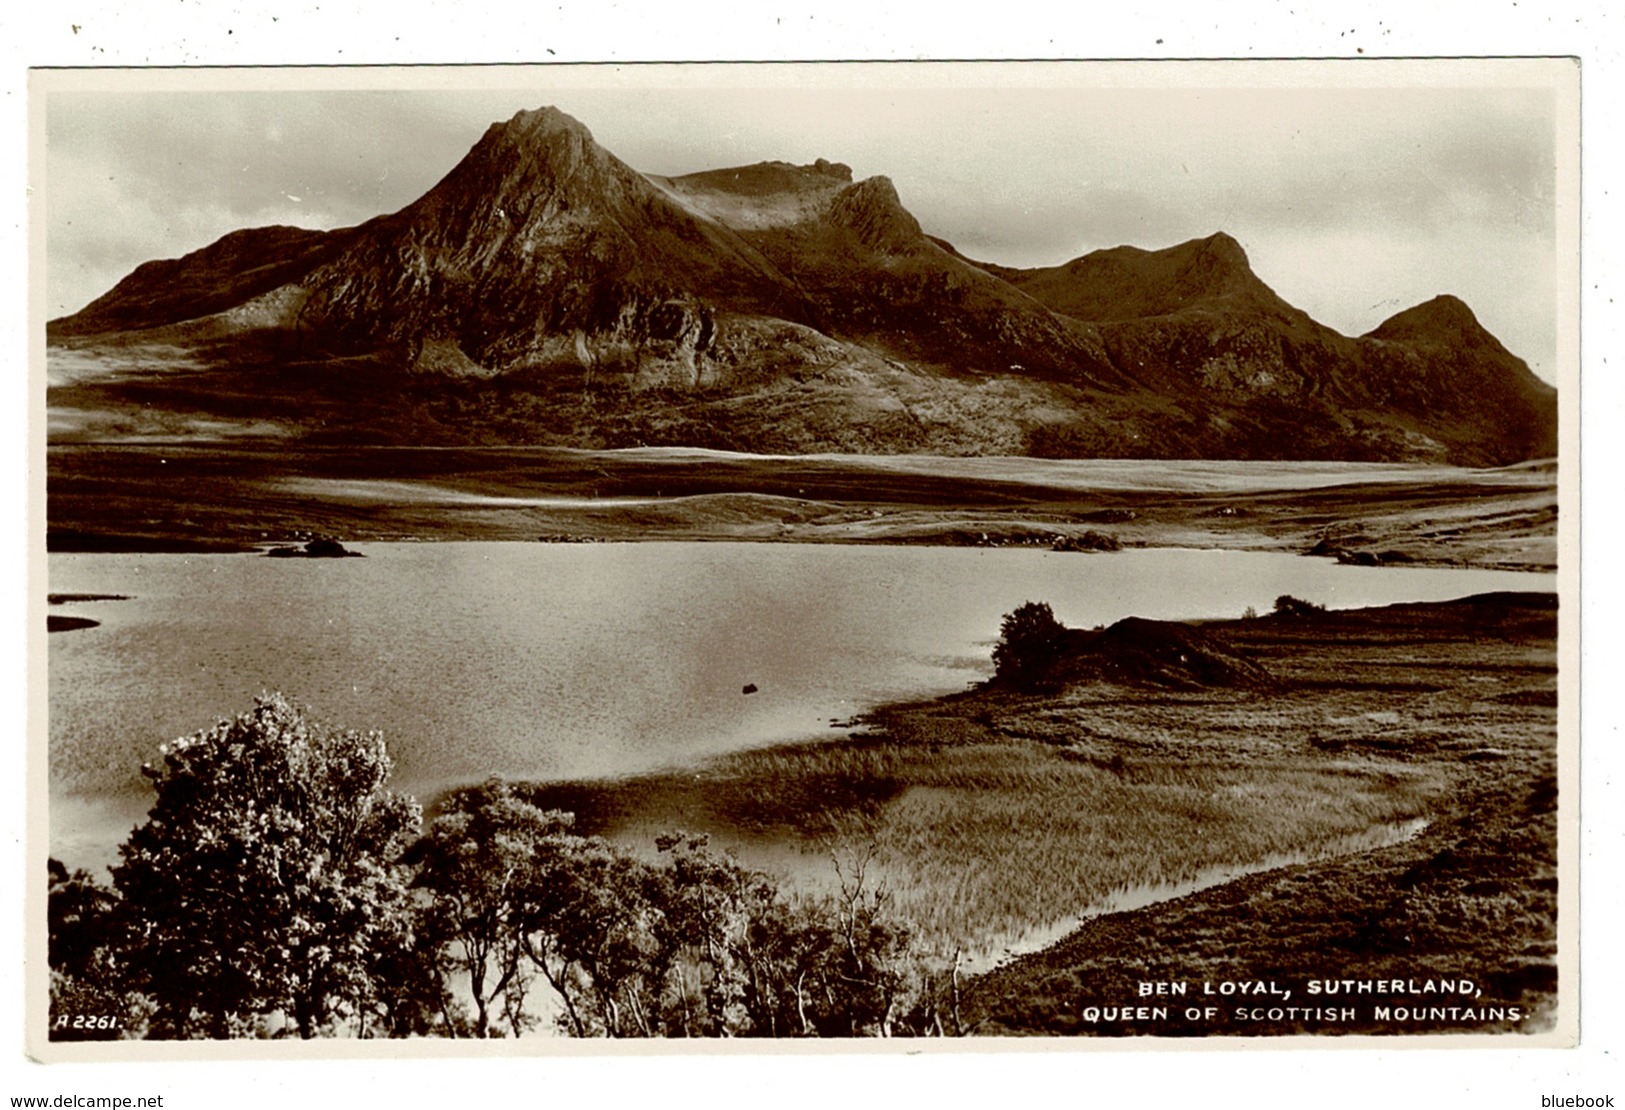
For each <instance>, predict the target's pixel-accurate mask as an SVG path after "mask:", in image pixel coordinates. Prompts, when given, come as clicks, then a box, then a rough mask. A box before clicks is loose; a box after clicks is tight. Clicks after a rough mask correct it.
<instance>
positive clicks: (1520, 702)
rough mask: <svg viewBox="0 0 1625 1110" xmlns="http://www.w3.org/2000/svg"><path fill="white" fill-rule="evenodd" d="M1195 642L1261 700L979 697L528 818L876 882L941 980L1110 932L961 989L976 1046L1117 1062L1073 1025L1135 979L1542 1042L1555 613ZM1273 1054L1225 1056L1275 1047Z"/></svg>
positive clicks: (1324, 626)
mask: <svg viewBox="0 0 1625 1110" xmlns="http://www.w3.org/2000/svg"><path fill="white" fill-rule="evenodd" d="M1201 632H1202V633H1203V634H1204V635H1205V636H1208V637H1211V638H1213V639H1214V640H1215V641H1216V642H1222V643H1224V644H1225V645H1226V648H1227V650H1229V651H1231V652H1233V653H1235V654H1236V655H1237V656H1238V657H1242V658H1246V659H1248V660H1251V661H1253V662H1254V663H1256V664H1257V665H1258V666H1260V667H1262V668H1264V669H1266V670H1267V671H1268V673H1269V675H1270V676H1272V681H1271V682H1269V683H1267V684H1256V683H1255V684H1250V685H1244V686H1241V687H1235V686H1229V687H1226V686H1213V687H1205V688H1184V689H1176V688H1172V687H1171V686H1170V685H1169V684H1168V683H1166V682H1163V683H1156V682H1144V681H1141V682H1137V681H1135V680H1134V678H1133V676H1132V675H1126V676H1122V677H1121V679H1120V680H1119V681H1112V682H1103V681H1093V680H1091V681H1074V682H1070V683H1066V684H1063V685H1062V686H1061V687H1060V688H1057V689H1052V690H1049V691H1046V692H1043V693H1022V692H1019V691H1015V690H1012V689H1006V688H1001V687H1000V686H998V685H997V684H993V685H989V686H986V687H982V688H978V689H976V690H973V691H970V692H967V693H965V694H962V695H958V696H954V697H948V698H943V699H939V700H936V701H933V702H928V703H924V704H918V705H908V706H896V707H891V708H889V709H886V710H883V711H881V712H879V713H876V714H874V715H873V716H872V717H871V718H869V720H868V721H867V728H866V729H865V730H864V731H863V732H861V733H860V734H858V735H855V736H852V737H849V738H843V739H836V740H830V741H826V742H823V743H816V744H804V745H792V746H784V747H776V748H770V749H765V750H760V751H753V752H745V753H739V754H735V755H731V756H728V757H725V758H722V759H719V760H717V761H714V762H712V763H710V764H707V765H705V766H703V767H701V768H699V769H697V770H695V771H689V772H684V773H681V774H671V775H664V776H649V777H644V778H639V779H634V780H627V781H618V782H609V783H598V784H569V785H560V786H548V787H537V788H534V792H535V794H536V795H537V798H538V800H539V801H542V802H544V803H545V804H547V805H549V806H558V807H560V808H566V809H570V810H573V811H575V812H576V813H577V814H578V815H579V819H580V821H581V822H582V826H583V828H584V829H586V830H588V831H595V832H604V833H608V834H610V835H612V836H615V837H617V838H621V839H624V840H626V841H627V842H629V843H635V842H639V841H644V840H647V839H649V838H650V837H651V836H652V834H653V833H654V832H655V831H657V830H659V829H662V828H669V827H684V828H691V829H700V830H704V831H708V832H710V833H711V834H712V835H713V836H714V837H715V838H716V839H717V840H718V841H719V842H720V843H721V844H723V845H725V846H727V847H730V848H733V849H734V850H736V851H737V852H738V853H739V854H740V855H741V856H742V858H743V859H744V860H745V861H746V862H748V863H752V864H755V865H757V866H762V867H768V868H775V869H778V870H780V871H782V872H788V873H789V874H790V877H791V878H792V879H793V880H794V881H797V882H800V883H802V884H806V885H812V886H817V885H819V884H820V883H823V884H826V885H827V884H829V883H830V882H832V881H833V875H834V867H833V865H832V863H831V862H830V861H831V859H832V858H833V859H835V860H848V861H850V860H852V859H857V858H870V857H872V859H873V861H874V864H875V866H877V867H878V869H879V871H880V873H881V874H882V875H883V877H884V880H885V882H886V885H887V889H888V890H889V892H890V895H891V898H892V905H893V908H894V910H895V912H896V913H898V914H899V915H900V916H901V917H902V918H903V919H904V920H905V921H906V922H907V923H908V924H909V925H910V926H911V927H912V928H913V929H914V930H915V931H916V934H917V936H918V938H919V939H920V940H921V941H922V942H923V943H924V944H925V946H926V947H927V948H928V949H929V950H931V951H933V952H935V953H936V955H937V956H938V958H940V959H942V960H948V959H951V958H952V955H953V953H954V952H955V951H958V952H959V953H961V955H968V956H969V957H971V959H972V963H973V966H974V963H975V960H976V959H977V958H981V959H982V960H984V961H986V960H987V959H988V957H990V956H992V955H996V954H997V953H998V952H1000V951H1001V950H1002V949H1004V948H1005V947H1007V946H1011V945H1016V946H1018V947H1027V948H1030V947H1034V946H1040V945H1042V944H1043V943H1045V942H1046V941H1048V940H1053V939H1055V938H1056V937H1058V936H1059V935H1060V934H1062V933H1064V932H1066V931H1068V930H1069V929H1070V928H1071V927H1072V925H1074V924H1075V923H1076V921H1077V919H1078V917H1079V916H1080V915H1086V914H1099V913H1105V916H1101V917H1099V918H1097V919H1096V920H1095V921H1094V923H1093V924H1091V925H1089V926H1088V927H1087V928H1086V929H1085V930H1084V931H1083V932H1080V933H1077V934H1075V935H1074V936H1073V937H1072V938H1071V939H1069V940H1068V941H1066V942H1065V943H1064V944H1062V945H1060V946H1057V947H1051V948H1049V949H1048V950H1046V951H1044V952H1042V953H1040V954H1038V955H1036V956H1033V957H1030V958H1028V959H1026V960H1019V961H1016V962H1015V963H1012V964H1010V965H1008V966H1006V967H1004V968H1002V969H1000V970H999V971H997V972H995V973H994V974H992V975H990V976H988V977H986V978H984V979H981V980H979V981H977V982H976V983H975V984H974V987H973V989H971V990H970V991H969V992H968V993H967V999H968V1000H969V1002H970V1003H971V1004H972V1009H971V1012H972V1013H973V1015H974V1018H975V1020H976V1021H979V1022H980V1023H981V1028H982V1029H983V1031H988V1032H997V1031H1009V1032H1018V1031H1046V1032H1111V1031H1113V1030H1111V1029H1105V1028H1099V1029H1097V1028H1085V1027H1083V1026H1082V1025H1081V1024H1080V1021H1079V1019H1078V1018H1077V1016H1076V1015H1077V1013H1078V1012H1079V1010H1080V1008H1081V1007H1086V1006H1088V1005H1091V1004H1094V1005H1116V1004H1132V1003H1133V1001H1134V998H1133V990H1134V986H1133V984H1134V983H1135V982H1137V981H1138V979H1139V978H1142V977H1152V976H1158V977H1166V978H1169V979H1175V978H1188V979H1191V980H1195V981H1201V980H1203V979H1204V978H1215V979H1217V978H1226V977H1230V978H1235V977H1240V976H1263V975H1265V973H1266V971H1267V972H1269V973H1270V974H1272V975H1278V976H1282V977H1287V976H1300V977H1304V976H1307V975H1309V974H1310V973H1311V972H1318V973H1321V974H1325V975H1328V976H1333V977H1341V976H1342V975H1344V974H1345V973H1348V974H1353V973H1354V972H1355V971H1358V972H1359V973H1360V974H1379V973H1381V974H1392V975H1401V974H1403V975H1407V976H1408V975H1413V974H1421V973H1422V972H1423V970H1425V969H1426V968H1429V967H1431V968H1432V969H1433V970H1434V971H1436V972H1438V973H1440V974H1456V975H1466V976H1471V977H1474V978H1477V979H1480V980H1481V981H1484V980H1488V981H1492V982H1494V983H1495V984H1496V989H1497V990H1498V991H1499V992H1500V997H1501V999H1502V1001H1507V1000H1508V999H1507V998H1506V997H1505V996H1506V995H1507V994H1508V993H1510V994H1512V995H1515V996H1516V998H1515V999H1514V1001H1516V1000H1517V999H1521V1002H1519V1005H1521V1006H1522V1007H1524V1009H1525V1011H1526V1012H1527V1013H1529V1014H1532V1015H1541V1014H1543V1013H1544V1012H1545V1010H1546V1009H1547V1008H1549V1004H1550V1002H1551V987H1552V971H1551V968H1552V963H1551V957H1552V947H1553V941H1552V937H1553V929H1554V924H1553V922H1554V914H1553V913H1552V912H1551V907H1550V902H1551V898H1552V897H1553V895H1552V889H1551V886H1552V878H1551V876H1552V866H1551V860H1552V858H1553V852H1554V850H1555V848H1554V837H1553V835H1552V832H1551V817H1550V802H1551V796H1552V789H1553V787H1552V783H1553V782H1554V781H1555V780H1554V777H1553V776H1554V775H1555V757H1556V751H1555V723H1554V718H1555V713H1554V705H1555V665H1554V654H1553V652H1554V638H1555V611H1554V610H1553V608H1552V603H1551V599H1550V597H1549V595H1495V596H1492V597H1488V598H1483V599H1476V600H1471V601H1464V602H1454V603H1445V604H1435V605H1406V606H1393V607H1389V608H1384V609H1372V610H1359V611H1345V612H1332V613H1312V612H1310V613H1304V614H1300V615H1296V616H1289V615H1270V616H1266V617H1261V618H1254V619H1250V620H1239V621H1226V622H1213V623H1209V624H1206V625H1203V626H1201ZM1543 807H1544V808H1543ZM1469 818H1470V820H1469ZM1424 822H1425V823H1426V824H1425V828H1423V830H1422V831H1421V832H1420V834H1419V835H1414V836H1412V838H1411V839H1408V840H1407V839H1403V837H1404V836H1405V834H1408V833H1409V834H1414V833H1416V831H1417V829H1418V828H1419V827H1421V826H1422V825H1423V823H1424ZM1407 823H1409V824H1407ZM1394 841H1399V843H1393V842H1394ZM1254 871H1261V872H1262V873H1261V874H1255V875H1252V876H1251V877H1244V878H1240V879H1231V881H1225V880H1226V879H1227V878H1230V877H1231V876H1235V875H1237V874H1241V875H1246V874H1247V873H1248V872H1254ZM1206 884H1212V885H1211V886H1206ZM1282 884H1286V885H1285V886H1283V885H1282ZM1204 886H1205V889H1202V890H1198V891H1197V892H1196V893H1195V894H1193V895H1190V896H1189V897H1186V898H1183V899H1175V900H1172V901H1165V902H1161V903H1158V904H1157V905H1156V906H1154V907H1152V908H1149V909H1141V910H1132V909H1129V910H1128V912H1119V913H1111V912H1110V911H1113V910H1125V909H1127V908H1128V907H1133V906H1135V905H1140V904H1143V903H1144V902H1146V901H1149V900H1152V899H1156V898H1159V897H1161V898H1167V897H1169V896H1172V895H1176V894H1178V893H1179V892H1180V890H1181V889H1182V888H1183V889H1191V888H1196V887H1204ZM1396 900H1398V904H1400V905H1401V906H1402V907H1405V908H1404V910H1403V912H1400V911H1398V910H1395V909H1394V906H1395V904H1396ZM1407 915H1410V916H1407ZM1418 915H1420V916H1418ZM1422 919H1425V923H1426V927H1425V928H1424V927H1423V925H1422V924H1417V923H1416V922H1417V921H1420V920H1422ZM1396 930H1397V931H1396ZM1403 938H1409V939H1403ZM1334 954H1335V955H1334ZM1355 956H1358V957H1359V958H1354V957H1355ZM1125 992H1127V993H1125ZM1069 1014H1070V1015H1071V1016H1068V1015H1069ZM1530 1020H1532V1021H1538V1020H1539V1018H1538V1017H1535V1018H1531V1019H1530ZM1277 1024H1278V1025H1280V1026H1282V1028H1281V1029H1275V1030H1267V1029H1264V1028H1262V1027H1257V1028H1251V1029H1248V1030H1241V1031H1245V1032H1263V1031H1282V1030H1283V1029H1284V1028H1285V1027H1286V1026H1288V1025H1290V1024H1291V1023H1289V1022H1284V1021H1283V1023H1277ZM1118 1031H1122V1030H1118ZM1137 1031H1145V1030H1137ZM1155 1031H1159V1032H1176V1031H1178V1030H1176V1029H1172V1028H1170V1029H1166V1030H1155ZM1203 1031H1207V1032H1212V1031H1215V1030H1213V1029H1211V1028H1204V1030H1203ZM1219 1031H1230V1032H1234V1031H1238V1030H1233V1029H1224V1030H1219Z"/></svg>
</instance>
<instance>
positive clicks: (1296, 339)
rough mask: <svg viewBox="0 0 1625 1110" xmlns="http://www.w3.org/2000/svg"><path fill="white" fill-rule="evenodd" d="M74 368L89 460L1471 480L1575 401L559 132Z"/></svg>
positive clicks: (852, 185) (62, 381)
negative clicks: (117, 452)
mask: <svg viewBox="0 0 1625 1110" xmlns="http://www.w3.org/2000/svg"><path fill="white" fill-rule="evenodd" d="M49 336H50V339H51V358H52V360H53V363H54V364H55V365H56V366H58V367H70V366H71V372H66V371H65V372H63V373H60V374H55V375H54V376H53V385H54V386H55V388H53V390H52V395H51V403H52V405H53V407H54V408H55V409H58V410H60V411H63V412H71V413H72V414H73V415H72V416H71V418H70V419H65V420H63V421H59V423H58V438H59V439H61V438H63V437H66V438H67V439H70V440H71V439H78V440H94V439H105V438H121V437H128V436H131V435H137V436H146V437H149V438H150V437H151V436H154V435H160V436H174V435H183V436H189V437H196V436H200V435H201V436H208V435H218V434H225V433H222V432H221V431H220V429H221V428H222V427H227V428H244V427H253V428H265V427H275V428H277V429H279V434H281V435H291V436H295V437H298V438H302V439H304V440H306V441H309V442H336V443H345V444H366V443H458V444H467V443H492V444H495V443H503V444H526V443H547V444H559V445H568V446H581V447H593V448H601V447H621V446H634V445H639V444H668V445H685V446H703V447H722V448H731V449H739V450H751V451H763V452H775V453H802V452H813V451H862V452H869V453H897V452H918V453H934V454H957V455H963V454H1029V455H1045V456H1060V457H1148V458H1285V459H1307V458H1324V459H1360V460H1382V461H1440V462H1454V463H1459V464H1466V465H1493V464H1504V463H1510V462H1516V461H1520V460H1523V459H1528V458H1538V457H1545V456H1549V455H1552V454H1554V453H1555V440H1556V395H1555V392H1554V391H1553V390H1552V389H1551V388H1550V387H1548V386H1546V385H1545V384H1544V383H1542V382H1540V381H1539V380H1538V379H1537V378H1535V377H1534V376H1533V375H1532V374H1531V373H1530V372H1529V370H1528V368H1527V366H1525V365H1524V363H1523V362H1522V361H1521V360H1519V359H1518V358H1516V357H1515V356H1514V355H1512V354H1511V353H1510V352H1507V351H1506V350H1505V349H1504V348H1503V347H1502V346H1501V344H1500V343H1499V342H1498V341H1496V340H1495V338H1494V337H1493V336H1490V335H1489V334H1488V333H1487V332H1485V331H1484V330H1483V329H1482V328H1481V327H1480V326H1479V325H1478V323H1477V321H1476V320H1475V319H1474V318H1473V316H1472V313H1471V312H1470V311H1469V310H1468V309H1467V308H1466V306H1465V305H1462V304H1461V303H1460V302H1459V301H1456V300H1455V299H1454V298H1449V297H1444V298H1439V299H1436V300H1435V301H1432V302H1429V304H1427V305H1423V306H1419V307H1417V308H1415V309H1412V310H1409V311H1407V312H1403V313H1400V314H1399V315H1398V316H1396V317H1394V318H1393V319H1391V320H1389V321H1388V322H1386V323H1384V324H1383V325H1381V326H1380V327H1378V328H1377V329H1376V330H1375V331H1372V332H1371V333H1369V334H1367V335H1365V336H1361V337H1357V338H1356V337H1349V336H1344V335H1341V334H1339V333H1337V332H1335V331H1333V330H1332V329H1330V328H1327V327H1325V326H1323V325H1321V324H1319V323H1317V322H1315V321H1314V320H1312V319H1311V318H1310V317H1309V316H1308V315H1307V314H1305V313H1304V312H1302V311H1300V310H1298V309H1296V308H1294V307H1293V306H1291V305H1289V304H1287V303H1286V302H1285V301H1283V300H1282V299H1281V298H1280V297H1278V296H1277V295H1276V294H1275V293H1274V292H1273V291H1272V290H1271V289H1270V288H1269V287H1268V285H1266V284H1265V283H1264V281H1263V280H1261V279H1260V278H1259V277H1258V276H1257V275H1256V274H1254V273H1253V271H1252V268H1251V266H1250V264H1249V262H1248V259H1247V255H1246V253H1245V251H1244V249H1243V248H1242V246H1241V245H1240V244H1239V243H1237V242H1236V241H1235V240H1234V239H1232V238H1231V237H1229V236H1228V235H1225V234H1222V233H1219V234H1215V235H1212V236H1210V237H1208V238H1206V239H1201V240H1194V241H1191V242H1188V243H1183V244H1179V245H1176V246H1174V247H1170V248H1167V249H1164V250H1155V251H1147V250H1140V249H1138V248H1134V247H1126V246H1125V247H1117V248H1113V249H1111V250H1105V251H1096V252H1093V253H1091V254H1087V255H1084V256H1083V257H1081V258H1077V259H1074V260H1073V261H1071V262H1068V263H1065V264H1064V265H1060V266H1055V267H1047V268H1039V269H1027V270H1022V269H1016V268H1011V267H1004V266H998V265H994V264H990V263H980V262H977V261H974V260H972V259H970V258H967V257H965V256H964V255H962V254H960V253H959V252H958V251H956V250H954V248H953V247H952V246H951V245H950V244H948V243H946V242H945V241H943V240H941V239H937V238H934V237H932V236H931V235H929V234H927V232H926V231H925V229H923V228H922V227H921V225H920V223H919V221H918V220H917V219H916V218H915V217H914V216H913V215H912V214H911V213H910V212H909V211H908V209H907V207H906V206H905V204H904V202H903V199H902V198H901V197H900V196H899V195H898V192H897V189H896V188H895V187H894V185H893V184H892V182H891V181H890V180H888V179H887V178H885V177H871V178H867V179H865V180H861V181H853V180H852V173H851V170H850V169H849V168H848V167H847V166H844V165H842V164H840V163H837V162H829V161H824V160H819V161H817V162H814V163H812V164H809V165H792V164H789V163H785V162H764V163H758V164H756V165H752V166H743V167H738V168H734V169H724V170H714V171H707V172H703V173H696V174H689V175H685V176H680V177H659V176H652V175H645V174H642V173H639V172H638V171H636V170H635V169H633V168H632V167H630V166H628V165H626V164H625V163H623V162H622V161H620V160H619V159H618V158H616V157H615V156H614V155H613V154H612V153H610V152H609V151H607V150H605V149H604V148H603V147H601V146H599V145H598V144H597V142H595V141H594V139H593V137H592V135H591V134H590V133H589V132H588V130H587V129H586V128H585V127H584V126H583V125H582V124H581V123H579V122H578V121H576V120H574V119H572V118H570V117H569V116H567V115H565V114H564V113H562V112H559V111H557V110H556V109H551V108H544V109H540V110H537V111H530V112H520V113H518V114H517V115H515V116H514V117H513V118H512V119H510V120H509V121H507V122H506V123H499V124H494V125H492V127H491V128H490V129H489V130H488V131H487V132H486V133H485V135H484V136H482V137H481V138H480V139H479V141H478V142H477V143H476V144H475V145H474V146H473V148H472V149H471V150H470V151H469V153H468V154H467V156H466V157H464V159H463V160H462V161H461V162H459V163H458V164H457V165H456V166H455V167H454V168H452V169H451V171H450V172H449V173H447V174H446V176H445V177H444V178H442V179H441V180H440V182H439V183H438V184H436V185H435V186H434V187H433V188H431V189H430V190H429V191H428V192H427V193H425V194H424V195H423V196H422V197H420V198H419V199H418V200H416V201H414V202H413V203H411V204H409V205H407V206H406V207H405V208H403V209H401V210H400V211H398V212H395V213H393V214H389V215H385V216H380V217H378V218H376V219H373V220H371V221H368V222H367V223H365V224H362V225H361V226H359V227H355V228H348V229H342V230H338V231H331V232H320V231H302V230H299V229H294V228H263V229H257V230H245V231H241V232H235V233H233V234H231V235H228V236H226V237H225V238H224V239H222V240H220V241H219V242H217V243H215V244H213V245H211V246H208V247H205V248H203V249H202V250H199V251H195V252H193V253H191V254H188V255H186V256H185V257H183V258H180V259H176V260H170V261H161V262H152V263H148V264H146V265H144V266H142V267H140V268H138V269H137V270H136V271H135V272H133V273H132V274H131V275H130V276H129V277H127V278H126V279H125V280H123V281H121V282H120V283H119V284H118V285H117V286H116V287H115V288H114V289H113V290H112V291H110V292H109V293H108V294H106V295H105V296H103V297H101V298H99V299H98V300H97V301H95V302H93V303H92V304H91V305H90V306H88V307H87V308H85V309H84V310H83V311H81V312H80V313H78V314H76V315H74V316H71V317H67V318H65V319H61V320H57V321H53V322H52V324H51V325H50V328H49ZM182 368H184V369H185V370H186V371H188V372H187V373H184V374H182V373H178V372H177V371H178V370H179V369H182ZM255 434H258V433H255Z"/></svg>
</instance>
